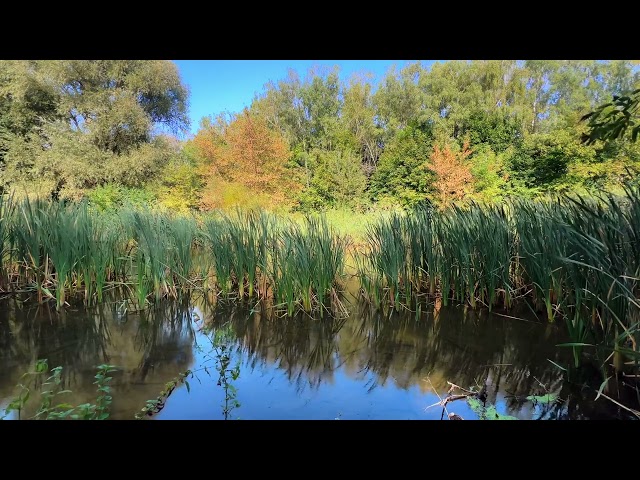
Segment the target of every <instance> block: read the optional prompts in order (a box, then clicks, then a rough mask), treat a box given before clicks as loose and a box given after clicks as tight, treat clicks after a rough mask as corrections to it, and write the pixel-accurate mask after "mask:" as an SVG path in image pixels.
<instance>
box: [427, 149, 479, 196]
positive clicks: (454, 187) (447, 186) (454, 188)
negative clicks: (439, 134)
mask: <svg viewBox="0 0 640 480" xmlns="http://www.w3.org/2000/svg"><path fill="white" fill-rule="evenodd" d="M469 155H471V150H470V149H469V144H468V143H467V142H465V144H464V146H463V147H462V150H461V151H459V152H455V151H454V150H453V149H452V148H451V147H450V146H449V145H445V146H444V148H440V147H439V146H438V145H434V147H433V153H432V154H431V157H429V160H430V162H429V163H427V164H426V165H425V166H426V168H427V169H429V170H431V171H432V172H433V173H435V174H436V177H437V178H436V181H435V182H434V188H435V191H436V195H435V196H436V200H437V202H438V203H439V204H440V206H441V207H446V206H447V205H449V204H451V202H453V201H456V200H462V198H464V196H465V195H467V194H468V193H470V192H471V191H472V188H473V175H472V174H471V170H470V168H469V165H468V164H467V162H466V158H467V157H468V156H469Z"/></svg>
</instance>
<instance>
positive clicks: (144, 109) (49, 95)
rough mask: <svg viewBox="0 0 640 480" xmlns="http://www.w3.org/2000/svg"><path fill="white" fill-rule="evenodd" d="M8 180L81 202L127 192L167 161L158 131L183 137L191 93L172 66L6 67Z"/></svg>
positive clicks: (77, 63)
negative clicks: (109, 189) (112, 184)
mask: <svg viewBox="0 0 640 480" xmlns="http://www.w3.org/2000/svg"><path fill="white" fill-rule="evenodd" d="M3 67H4V71H5V72H9V73H10V75H8V76H7V77H5V78H8V80H6V83H5V85H4V87H3V89H2V93H3V94H4V95H2V98H3V99H4V100H3V101H1V102H0V103H4V105H5V108H7V104H8V109H9V112H13V113H11V114H9V115H8V116H3V118H2V122H0V123H4V126H5V131H9V132H11V135H10V136H9V140H8V141H7V142H6V143H5V154H4V164H5V172H4V179H3V180H4V181H5V182H7V183H11V184H13V185H14V186H16V185H19V184H22V185H25V184H30V183H32V182H36V183H38V182H39V183H41V184H43V185H46V189H50V192H51V194H52V195H60V196H69V195H70V196H75V195H79V194H82V192H83V190H85V189H87V188H92V187H93V186H95V185H100V184H103V183H105V182H108V181H119V182H123V183H124V184H126V185H129V186H136V185H137V184H139V183H141V182H144V181H146V180H148V179H149V176H150V175H154V174H155V173H157V171H158V169H159V168H161V167H162V162H164V161H166V160H167V158H168V154H167V152H166V149H165V147H167V143H166V142H165V141H163V140H162V139H157V138H156V137H157V135H154V132H153V130H154V128H155V127H157V126H159V125H160V126H164V127H165V128H167V129H168V130H170V131H175V132H177V131H185V130H186V128H187V126H188V117H187V96H188V90H187V88H186V87H184V86H183V85H182V83H181V81H180V77H179V75H178V71H177V68H176V66H175V65H174V64H173V63H172V62H168V61H134V60H99V61H85V60H63V61H53V60H46V61H22V62H12V63H8V64H4V65H3Z"/></svg>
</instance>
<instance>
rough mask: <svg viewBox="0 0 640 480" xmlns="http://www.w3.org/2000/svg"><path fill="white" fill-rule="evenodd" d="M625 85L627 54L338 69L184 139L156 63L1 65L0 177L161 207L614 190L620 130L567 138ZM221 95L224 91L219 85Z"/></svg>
mask: <svg viewBox="0 0 640 480" xmlns="http://www.w3.org/2000/svg"><path fill="white" fill-rule="evenodd" d="M638 87H640V73H639V72H638V69H637V67H636V65H634V62H631V61H621V60H620V61H556V60H553V61H542V60H535V61H534V60H527V61H511V60H503V61H448V62H445V63H434V64H433V65H430V66H428V67H427V66H425V65H422V64H420V63H419V62H418V63H413V64H408V65H407V66H405V67H404V68H402V69H400V70H396V69H391V70H390V71H389V72H388V73H387V75H386V76H385V77H384V78H382V79H381V80H380V81H376V80H375V79H374V78H372V77H371V76H367V75H366V74H358V75H354V76H353V77H352V78H350V79H349V80H348V81H346V82H344V81H341V79H340V77H339V75H338V70H337V69H332V70H330V69H324V70H323V69H316V70H314V71H311V72H309V73H308V74H307V75H306V77H304V78H300V77H299V76H298V75H297V73H295V72H290V73H289V75H288V77H287V78H285V79H281V80H278V81H272V82H269V83H268V84H267V85H265V87H264V89H263V91H262V92H260V93H258V94H257V95H256V97H255V98H254V100H253V102H252V103H251V105H250V107H249V108H247V109H245V110H244V111H243V112H240V113H237V114H230V113H225V114H219V115H217V116H212V117H209V118H205V119H203V120H202V122H201V125H200V129H199V130H198V132H197V134H196V135H195V136H194V137H193V138H191V139H189V140H187V141H184V142H179V141H177V140H175V139H174V140H173V141H172V140H171V137H169V136H167V135H166V132H169V131H170V129H169V130H167V129H164V132H165V134H158V132H157V131H156V130H157V129H154V126H157V125H159V124H165V125H167V126H168V127H171V128H172V129H173V130H174V132H175V131H179V130H180V129H182V130H184V129H185V128H186V126H187V117H186V111H187V88H186V87H185V86H184V85H183V84H182V83H181V81H180V78H179V75H178V72H177V70H176V67H175V66H174V65H173V64H172V63H171V62H156V61H154V62H149V61H146V62H145V61H141V62H132V61H126V62H123V61H102V62H85V61H57V62H56V61H44V62H35V61H32V62H6V61H5V62H0V88H1V90H0V169H1V170H0V172H1V174H2V182H1V183H2V185H3V186H4V187H5V188H10V187H20V186H24V185H26V186H27V189H28V190H31V191H33V190H35V189H36V188H37V189H38V190H39V191H42V192H47V193H50V194H53V195H54V196H62V197H77V196H83V195H89V197H90V198H91V199H92V200H93V201H94V203H97V204H100V205H102V206H105V207H108V206H110V205H111V204H113V203H117V202H119V201H122V198H123V197H127V198H129V199H134V200H135V199H137V200H138V201H145V202H146V201H149V200H153V199H156V200H159V201H160V202H161V203H163V204H165V205H166V206H168V207H172V208H179V209H188V208H200V209H210V208H218V207H229V206H233V205H241V206H263V207H264V206H272V207H273V206H286V207H290V208H296V209H300V210H313V209H323V208H328V207H345V206H346V207H351V208H365V207H367V206H369V205H372V204H378V205H394V204H395V205H397V204H399V205H402V206H412V205H415V204H417V203H419V202H421V201H423V200H425V199H429V200H431V201H433V202H436V203H439V204H448V203H450V202H451V201H454V200H458V199H474V200H481V201H493V200H500V199H502V198H504V197H505V196H512V195H513V196H528V197H531V196H536V195H538V194H541V193H545V192H580V193H586V194H588V193H589V192H590V191H591V192H592V191H600V190H603V189H608V190H615V188H616V186H617V185H619V184H620V182H621V181H623V180H625V179H626V177H628V176H629V175H634V173H635V172H637V171H638V170H639V169H640V145H639V144H638V143H637V142H633V141H632V140H631V138H630V137H631V135H626V136H623V137H622V138H618V139H615V140H612V141H607V142H605V143H603V142H600V141H596V142H593V143H591V144H586V143H583V142H582V141H581V137H582V136H583V135H584V134H585V131H586V129H587V125H586V124H585V122H584V121H581V118H582V117H583V116H584V115H585V114H587V113H589V112H591V111H593V110H594V109H596V108H597V107H598V106H599V105H601V104H603V103H605V102H609V101H611V99H612V98H613V96H615V95H625V94H629V93H630V92H632V91H634V89H637V88H638ZM219 93H220V94H224V92H219Z"/></svg>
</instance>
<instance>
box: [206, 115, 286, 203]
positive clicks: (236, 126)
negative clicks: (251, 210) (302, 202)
mask: <svg viewBox="0 0 640 480" xmlns="http://www.w3.org/2000/svg"><path fill="white" fill-rule="evenodd" d="M205 127H207V125H206V124H205ZM194 144H195V145H196V147H197V148H198V150H199V155H200V157H201V158H202V159H203V160H204V162H205V165H206V168H207V169H208V175H209V177H210V180H211V178H213V179H214V181H215V179H222V180H223V181H225V182H233V183H237V184H239V185H242V186H244V187H246V188H247V189H249V191H250V192H253V194H261V195H263V194H264V195H269V196H270V197H271V200H272V203H273V204H278V203H282V202H284V201H285V200H286V199H287V198H290V197H291V195H292V194H294V193H295V192H296V189H297V188H298V184H297V182H296V181H295V179H294V178H293V177H294V176H295V172H292V171H291V170H290V169H289V168H288V165H287V164H288V161H289V159H290V156H291V152H290V150H289V146H288V145H287V142H286V140H285V139H284V137H283V136H282V134H281V133H280V132H277V131H274V130H272V129H270V128H269V127H268V125H267V123H266V121H265V120H264V119H263V118H261V117H258V116H255V115H252V114H251V113H250V112H249V111H248V110H247V109H245V111H244V112H243V113H241V114H240V115H238V116H237V117H236V118H234V119H233V120H232V121H231V123H229V125H228V126H226V127H225V128H224V129H223V131H222V132H221V131H220V129H217V128H215V127H214V126H212V125H210V124H209V125H208V128H204V129H201V130H200V131H199V132H198V134H197V135H196V138H195V139H194Z"/></svg>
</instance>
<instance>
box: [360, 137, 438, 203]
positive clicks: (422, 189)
mask: <svg viewBox="0 0 640 480" xmlns="http://www.w3.org/2000/svg"><path fill="white" fill-rule="evenodd" d="M432 144H433V137H432V135H431V132H430V131H428V130H425V129H421V128H417V127H407V128H405V129H404V130H402V131H400V132H399V133H398V135H396V136H395V137H394V138H393V139H392V140H391V142H390V143H389V144H388V145H387V146H386V148H385V150H384V152H383V153H382V155H381V156H380V160H379V162H378V168H377V169H376V171H375V173H374V174H373V175H372V176H371V181H370V187H369V191H370V193H371V196H372V197H373V199H374V200H380V199H382V198H384V197H391V198H393V199H395V200H396V201H398V202H399V203H401V204H402V205H405V206H410V205H413V204H416V203H418V202H420V201H422V200H424V199H425V198H426V196H427V195H428V194H429V193H430V192H432V183H433V180H434V178H435V174H434V173H433V172H431V171H429V170H428V169H427V168H425V167H424V165H425V163H426V162H427V161H428V160H429V157H430V155H431V152H432Z"/></svg>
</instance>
